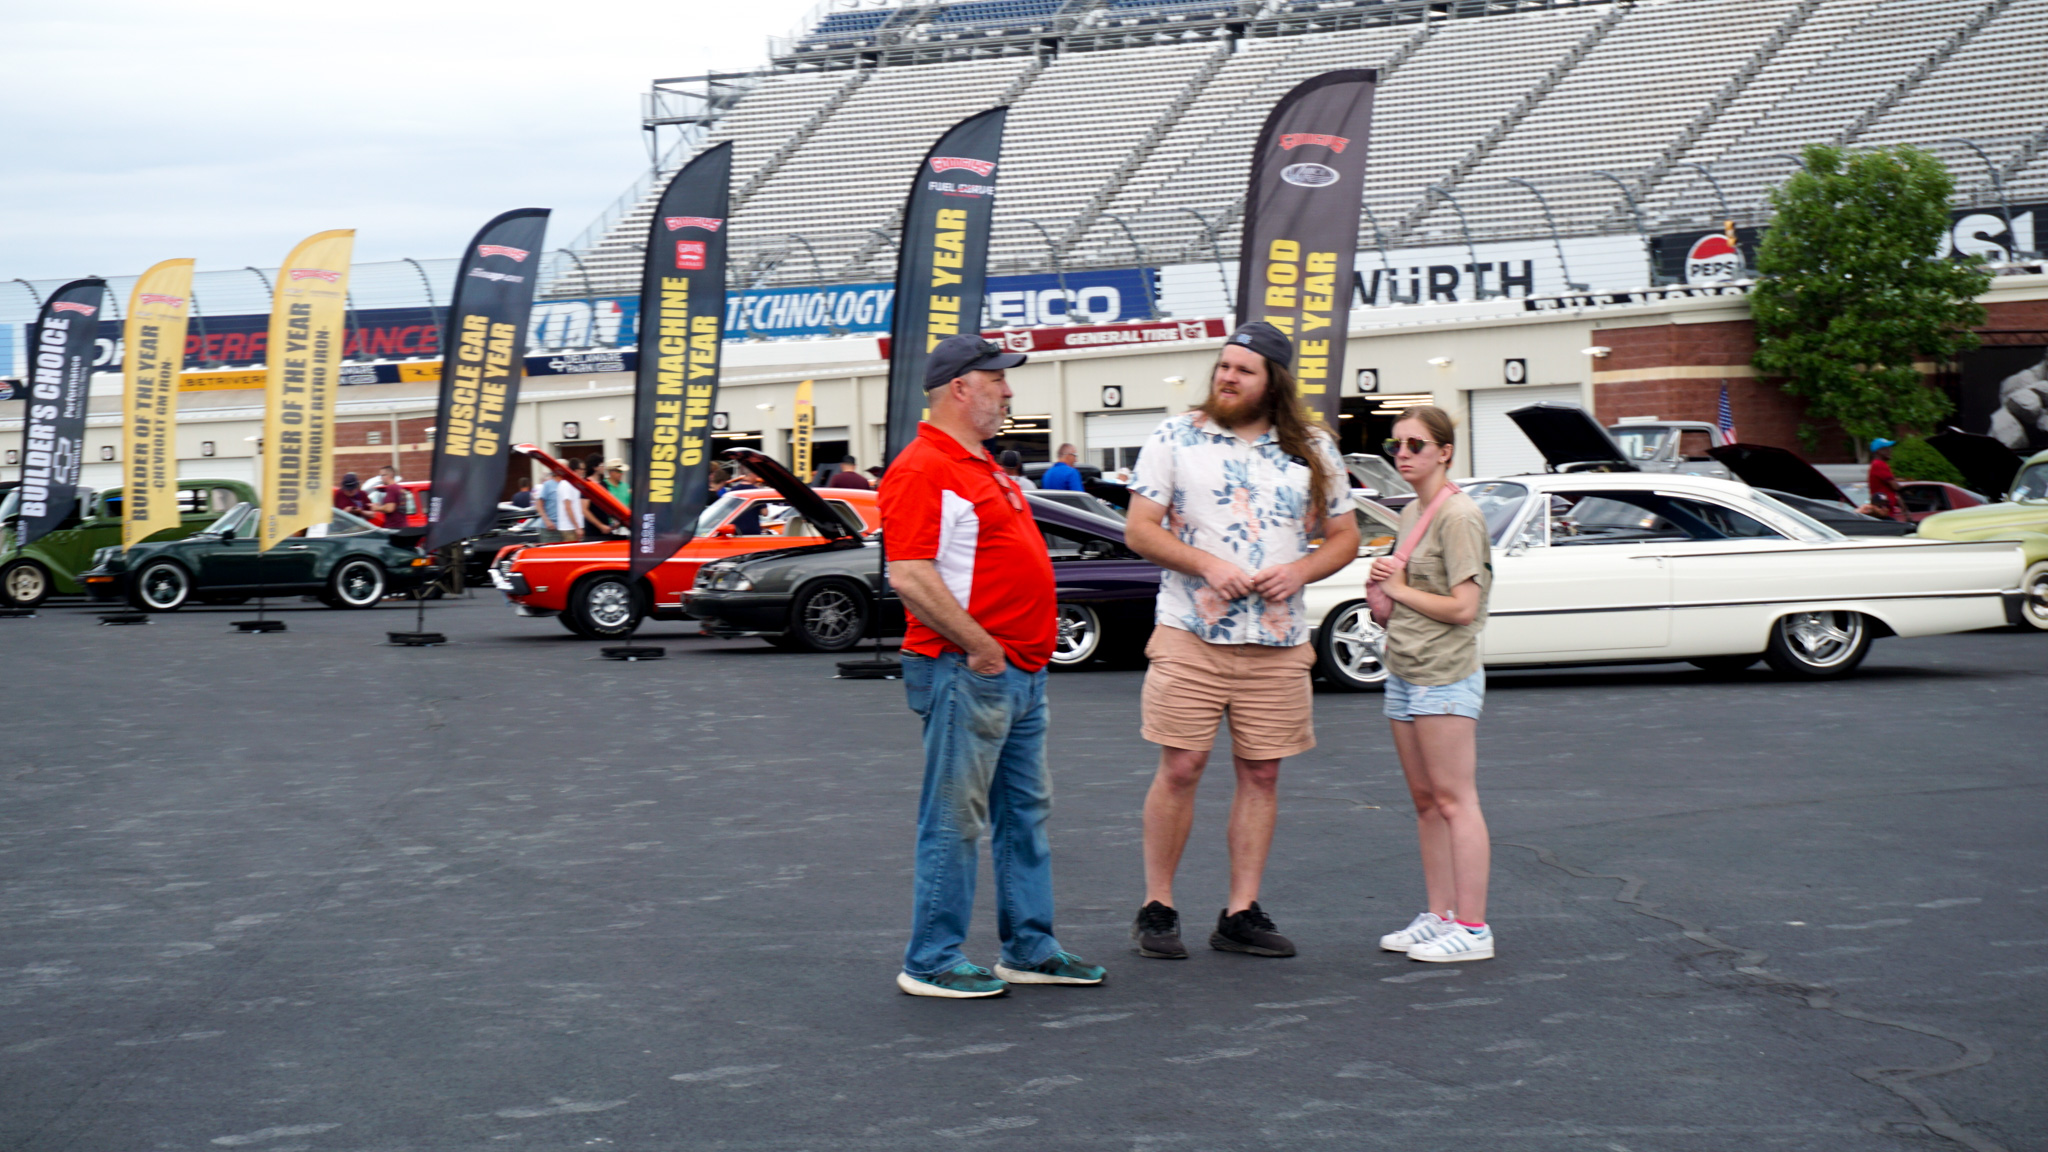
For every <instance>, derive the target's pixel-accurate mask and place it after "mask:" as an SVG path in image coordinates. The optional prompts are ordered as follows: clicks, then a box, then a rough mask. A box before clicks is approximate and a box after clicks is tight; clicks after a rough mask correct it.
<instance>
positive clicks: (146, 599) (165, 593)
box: [128, 560, 192, 612]
mask: <svg viewBox="0 0 2048 1152" xmlns="http://www.w3.org/2000/svg"><path fill="white" fill-rule="evenodd" d="M191 598H192V574H191V573H190V572H187V571H185V566H184V565H182V564H180V563H178V562H177V561H175V560H151V561H150V562H149V563H147V564H144V565H143V566H142V567H140V568H138V569H136V570H135V575H134V576H133V577H131V578H130V579H129V581H128V603H129V605H130V606H131V607H133V608H135V609H136V610H137V611H140V612H176V611H177V610H178V609H180V608H183V607H184V606H185V602H186V601H187V600H190V599H191Z"/></svg>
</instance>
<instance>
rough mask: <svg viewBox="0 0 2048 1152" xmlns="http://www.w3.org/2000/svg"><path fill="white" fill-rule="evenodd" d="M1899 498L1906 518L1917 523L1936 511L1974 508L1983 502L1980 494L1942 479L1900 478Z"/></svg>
mask: <svg viewBox="0 0 2048 1152" xmlns="http://www.w3.org/2000/svg"><path fill="white" fill-rule="evenodd" d="M1899 499H1900V501H1902V502H1903V503H1904V504H1905V505H1906V519H1908V520H1911V521H1912V522H1913V523H1915V524H1918V523H1919V522H1920V521H1922V520H1925V519H1927V518H1928V517H1929V516H1932V515H1934V514H1935V513H1936V512H1947V511H1949V510H1950V509H1954V508H1975V507H1976V506H1977V505H1979V504H1982V503H1985V500H1984V498H1983V497H1982V496H1979V495H1977V494H1976V493H1975V492H1972V491H1970V490H1969V489H1968V488H1959V487H1957V486H1956V485H1954V484H1950V483H1948V482H1947V481H1944V480H1901V481H1899Z"/></svg>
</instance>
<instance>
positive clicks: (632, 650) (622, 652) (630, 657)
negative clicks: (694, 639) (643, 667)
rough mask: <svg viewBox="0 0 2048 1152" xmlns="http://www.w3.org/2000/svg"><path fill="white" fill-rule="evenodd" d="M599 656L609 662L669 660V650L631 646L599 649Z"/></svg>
mask: <svg viewBox="0 0 2048 1152" xmlns="http://www.w3.org/2000/svg"><path fill="white" fill-rule="evenodd" d="M597 654H598V655H600V656H602V657H604V658H605V659H607V660H626V661H640V660H666V659H668V649H666V648H654V647H648V646H639V645H630V644H627V645H619V646H617V647H612V648H599V649H598V650H597Z"/></svg>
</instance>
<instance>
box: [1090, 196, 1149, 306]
mask: <svg viewBox="0 0 2048 1152" xmlns="http://www.w3.org/2000/svg"><path fill="white" fill-rule="evenodd" d="M1103 215H1104V216H1107V217H1108V218H1110V219H1111V220H1114V221H1116V226H1117V227H1119V228H1121V229H1123V230H1124V239H1125V240H1128V241H1130V243H1131V253H1132V254H1133V255H1135V256H1136V257H1137V258H1138V279H1139V280H1140V281H1142V282H1143V283H1144V286H1145V319H1147V320H1157V319H1159V301H1158V299H1157V297H1155V296H1154V295H1153V292H1152V273H1151V272H1150V271H1149V270H1148V269H1147V268H1146V267H1145V249H1144V248H1142V247H1140V246H1139V244H1138V238H1137V236H1136V235H1134V234H1133V233H1132V232H1131V226H1130V225H1129V224H1126V223H1124V218H1123V217H1121V216H1119V215H1117V214H1116V213H1114V212H1104V213H1103Z"/></svg>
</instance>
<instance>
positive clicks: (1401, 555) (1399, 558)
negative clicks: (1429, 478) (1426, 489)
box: [1394, 480, 1463, 567]
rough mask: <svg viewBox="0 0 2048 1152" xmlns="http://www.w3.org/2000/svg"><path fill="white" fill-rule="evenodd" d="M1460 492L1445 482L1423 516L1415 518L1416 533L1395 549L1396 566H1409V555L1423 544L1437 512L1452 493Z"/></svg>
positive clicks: (1459, 489) (1454, 485) (1455, 486)
mask: <svg viewBox="0 0 2048 1152" xmlns="http://www.w3.org/2000/svg"><path fill="white" fill-rule="evenodd" d="M1460 491H1463V489H1461V488H1459V487H1458V486H1457V485H1456V484H1453V483H1451V482H1450V481H1449V480H1446V481H1444V486H1443V487H1441V488H1439V489H1437V491H1436V495H1435V496H1434V497H1433V498H1431V500H1430V502H1429V506H1428V507H1427V508H1424V509H1423V510H1422V515H1420V516H1418V517H1416V518H1415V531H1414V533H1413V534H1412V535H1410V536H1409V537H1408V538H1407V539H1405V540H1403V541H1401V543H1400V545H1399V546H1398V547H1396V548H1395V549H1394V562H1395V563H1396V564H1398V565H1401V566H1404V567H1405V566H1406V565H1407V563H1408V557H1409V555H1410V554H1412V553H1413V552H1414V551H1415V548H1416V545H1418V544H1421V543H1422V537H1423V535H1424V534H1425V533H1427V532H1428V531H1429V524H1430V521H1432V520H1435V519H1436V510H1437V509H1438V508H1441V507H1443V503H1444V501H1445V500H1448V499H1450V497H1451V493H1453V492H1460Z"/></svg>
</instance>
